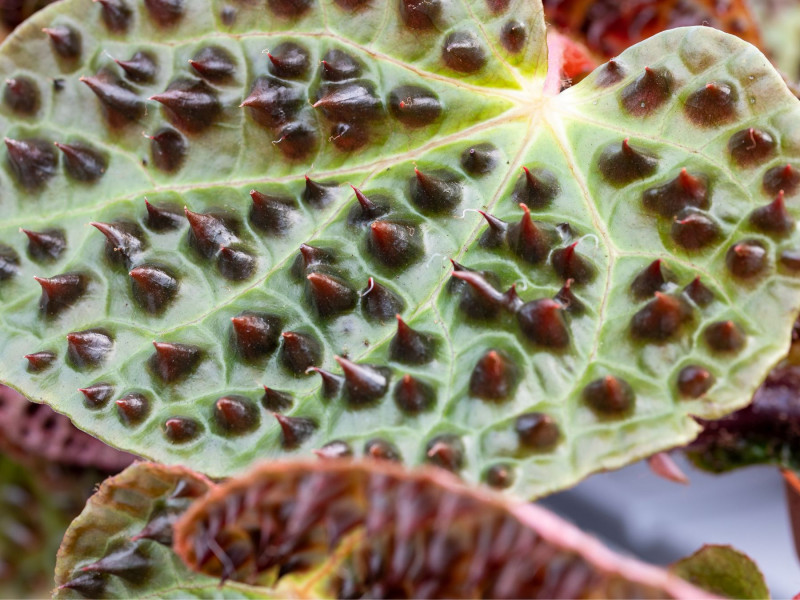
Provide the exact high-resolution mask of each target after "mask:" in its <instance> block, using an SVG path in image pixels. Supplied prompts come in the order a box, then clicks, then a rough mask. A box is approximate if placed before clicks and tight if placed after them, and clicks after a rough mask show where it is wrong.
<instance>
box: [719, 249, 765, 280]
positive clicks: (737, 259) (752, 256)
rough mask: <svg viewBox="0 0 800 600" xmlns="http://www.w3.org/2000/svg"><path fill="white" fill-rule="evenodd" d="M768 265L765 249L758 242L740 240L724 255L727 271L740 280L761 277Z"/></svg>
mask: <svg viewBox="0 0 800 600" xmlns="http://www.w3.org/2000/svg"><path fill="white" fill-rule="evenodd" d="M768 263H769V258H768V257H767V249H766V248H765V247H764V244H763V242H761V241H760V240H742V241H740V242H738V243H736V244H734V245H733V246H731V247H730V249H729V250H728V252H727V253H726V254H725V264H726V265H727V267H728V270H729V271H730V272H731V273H732V274H733V275H734V276H736V277H739V278H741V279H751V278H753V277H757V276H759V275H761V274H762V273H763V272H764V271H765V270H766V268H767V265H768Z"/></svg>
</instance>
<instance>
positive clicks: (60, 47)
mask: <svg viewBox="0 0 800 600" xmlns="http://www.w3.org/2000/svg"><path fill="white" fill-rule="evenodd" d="M42 31H44V32H45V33H46V34H47V36H48V37H49V38H50V44H51V45H52V46H53V50H54V51H55V53H56V54H58V55H59V56H60V57H61V58H65V59H67V60H72V59H75V58H78V57H79V56H80V55H81V34H80V33H78V32H77V31H75V30H74V29H73V28H72V27H69V26H68V25H54V26H53V27H45V28H44V29H42Z"/></svg>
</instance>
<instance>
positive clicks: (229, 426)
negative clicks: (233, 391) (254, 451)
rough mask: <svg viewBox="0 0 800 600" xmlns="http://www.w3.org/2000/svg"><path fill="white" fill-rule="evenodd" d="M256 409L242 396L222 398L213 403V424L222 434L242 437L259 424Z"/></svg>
mask: <svg viewBox="0 0 800 600" xmlns="http://www.w3.org/2000/svg"><path fill="white" fill-rule="evenodd" d="M260 420H261V419H260V418H259V412H258V407H257V406H256V405H255V404H254V403H253V402H251V401H250V399H248V398H245V397H244V396H236V395H231V396H223V397H222V398H219V399H217V401H216V402H215V403H214V423H215V425H216V426H217V427H218V428H219V429H220V431H222V432H223V433H227V434H231V435H242V434H245V433H248V432H250V431H253V430H254V429H256V428H257V427H258V424H259V422H260Z"/></svg>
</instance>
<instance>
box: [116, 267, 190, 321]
mask: <svg viewBox="0 0 800 600" xmlns="http://www.w3.org/2000/svg"><path fill="white" fill-rule="evenodd" d="M128 275H129V276H130V278H131V287H132V289H133V299H134V301H135V302H136V304H137V305H138V306H139V307H140V308H142V309H144V310H145V311H147V312H148V313H150V314H159V313H160V312H162V311H163V310H164V309H165V308H166V307H167V306H168V305H169V304H170V303H171V302H172V301H173V300H174V299H175V297H176V296H177V294H178V280H177V278H176V277H175V276H173V275H172V274H171V273H169V272H167V271H166V270H164V269H163V268H162V267H158V266H155V265H139V266H138V267H136V268H135V269H132V270H131V271H130V272H129V273H128Z"/></svg>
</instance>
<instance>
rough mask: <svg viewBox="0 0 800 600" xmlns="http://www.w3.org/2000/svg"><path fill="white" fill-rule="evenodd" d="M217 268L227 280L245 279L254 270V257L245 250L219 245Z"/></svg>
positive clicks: (248, 277) (251, 274)
mask: <svg viewBox="0 0 800 600" xmlns="http://www.w3.org/2000/svg"><path fill="white" fill-rule="evenodd" d="M217 270H218V271H219V273H220V275H222V276H223V277H224V278H225V279H227V280H228V281H245V280H247V279H250V277H252V276H253V274H254V273H255V272H256V259H255V257H254V256H253V255H252V254H250V253H249V252H247V251H246V250H242V249H239V248H230V247H228V246H221V247H220V249H219V254H218V255H217Z"/></svg>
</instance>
